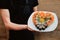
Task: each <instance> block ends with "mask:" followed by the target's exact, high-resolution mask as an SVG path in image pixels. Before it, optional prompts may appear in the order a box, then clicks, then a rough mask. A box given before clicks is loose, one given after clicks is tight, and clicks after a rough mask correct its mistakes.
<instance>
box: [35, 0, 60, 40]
mask: <svg viewBox="0 0 60 40" xmlns="http://www.w3.org/2000/svg"><path fill="white" fill-rule="evenodd" d="M38 10H40V11H51V12H55V13H56V15H57V16H58V21H59V23H58V27H57V28H56V30H55V31H53V32H48V33H35V40H60V0H39V6H38Z"/></svg>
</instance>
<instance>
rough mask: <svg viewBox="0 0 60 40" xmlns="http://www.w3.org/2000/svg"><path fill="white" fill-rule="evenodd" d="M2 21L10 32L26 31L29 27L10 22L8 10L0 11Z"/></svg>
mask: <svg viewBox="0 0 60 40" xmlns="http://www.w3.org/2000/svg"><path fill="white" fill-rule="evenodd" d="M0 13H1V16H2V19H3V21H4V24H5V27H6V28H7V29H9V30H22V29H26V28H27V25H20V24H15V23H12V22H11V21H10V14H9V10H8V9H0Z"/></svg>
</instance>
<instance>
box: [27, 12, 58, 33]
mask: <svg viewBox="0 0 60 40" xmlns="http://www.w3.org/2000/svg"><path fill="white" fill-rule="evenodd" d="M44 12H48V11H44ZM34 13H35V12H33V13H32V14H31V16H30V17H29V19H28V27H30V28H31V29H33V30H35V31H38V32H51V31H54V30H55V29H56V28H57V25H58V18H57V16H56V13H53V12H51V13H52V15H54V22H53V23H52V24H51V25H50V26H49V27H47V28H46V29H45V30H39V29H37V28H36V27H35V25H34V24H33V22H32V15H34Z"/></svg>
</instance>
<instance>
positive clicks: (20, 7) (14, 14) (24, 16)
mask: <svg viewBox="0 0 60 40" xmlns="http://www.w3.org/2000/svg"><path fill="white" fill-rule="evenodd" d="M28 5H29V8H30V12H29V13H24V8H25V6H26V0H0V9H9V12H10V19H11V22H13V23H17V24H27V20H28V18H29V16H30V15H31V13H32V12H33V7H34V6H37V5H38V1H37V0H28ZM18 36H19V37H18ZM10 40H34V37H33V33H32V32H30V31H28V30H20V31H13V30H11V31H10Z"/></svg>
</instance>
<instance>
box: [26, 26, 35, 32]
mask: <svg viewBox="0 0 60 40" xmlns="http://www.w3.org/2000/svg"><path fill="white" fill-rule="evenodd" d="M27 29H28V30H29V31H33V32H35V30H33V29H31V28H29V27H28V26H27Z"/></svg>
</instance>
